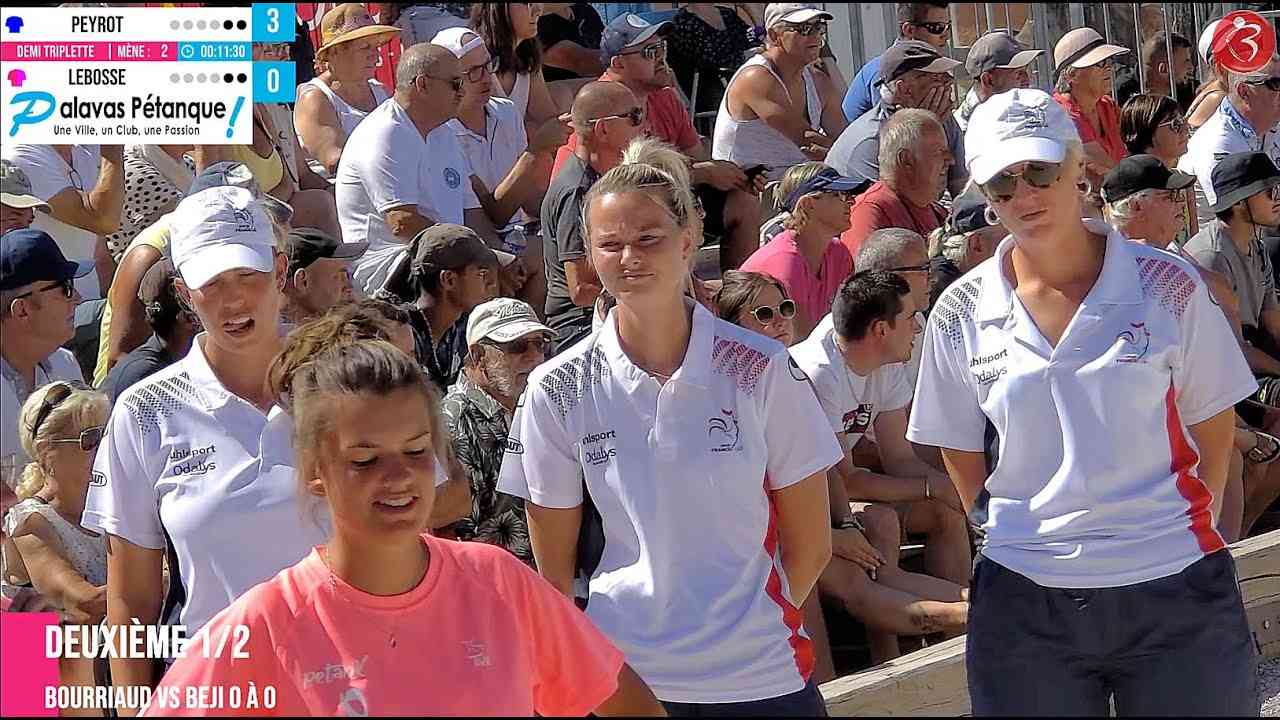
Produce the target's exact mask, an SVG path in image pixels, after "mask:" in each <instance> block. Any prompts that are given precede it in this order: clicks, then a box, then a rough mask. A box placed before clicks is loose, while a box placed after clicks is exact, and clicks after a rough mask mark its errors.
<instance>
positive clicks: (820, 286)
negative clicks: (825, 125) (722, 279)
mask: <svg viewBox="0 0 1280 720" xmlns="http://www.w3.org/2000/svg"><path fill="white" fill-rule="evenodd" d="M865 184H866V183H864V182H863V181H860V180H854V179H852V178H847V177H842V176H841V175H840V173H838V172H836V171H835V170H833V169H831V168H830V167H828V166H827V165H825V164H823V163H820V162H809V163H804V164H801V165H797V166H795V167H793V168H791V169H790V170H788V171H787V174H786V175H785V176H784V177H783V179H782V182H781V183H780V185H779V195H780V196H781V197H783V198H785V200H784V201H783V205H782V208H783V209H784V210H786V211H787V212H788V213H790V215H789V216H788V217H787V219H786V220H784V221H783V226H784V227H785V228H786V230H784V231H783V232H781V233H779V234H778V236H777V237H775V238H774V239H772V240H770V241H769V242H768V243H767V244H765V245H764V246H763V247H761V248H760V249H759V250H757V251H755V253H753V254H752V255H751V257H749V258H747V261H746V262H745V263H743V264H742V269H743V270H747V271H751V272H759V273H764V274H765V275H768V276H770V277H772V278H774V279H776V280H777V281H778V282H780V283H782V285H783V286H784V287H785V288H786V289H787V294H788V295H790V296H791V297H792V298H794V299H795V303H796V305H797V306H799V309H800V312H799V313H798V314H797V316H796V335H797V337H801V338H803V337H807V336H808V335H809V333H810V332H811V331H812V330H813V328H814V327H816V326H817V324H818V322H819V321H821V320H822V318H824V317H826V315H827V313H829V312H831V302H832V300H834V299H835V297H836V290H838V289H839V288H840V283H842V282H844V281H845V279H846V278H848V277H849V276H850V275H852V274H853V256H851V255H850V254H849V250H848V249H847V248H846V247H845V246H844V244H843V243H841V242H839V241H838V239H839V237H840V233H842V232H844V231H845V230H848V229H849V211H850V206H851V205H852V204H853V197H854V194H855V191H857V190H858V189H859V188H860V187H862V186H864V185H865Z"/></svg>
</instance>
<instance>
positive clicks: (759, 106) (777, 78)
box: [711, 3, 846, 180]
mask: <svg viewBox="0 0 1280 720" xmlns="http://www.w3.org/2000/svg"><path fill="white" fill-rule="evenodd" d="M831 19H832V15H831V14H830V13H828V12H827V11H825V10H822V9H820V8H819V7H818V6H816V5H812V4H809V3H770V4H769V7H768V9H767V10H766V11H765V29H766V31H767V33H768V44H767V46H766V49H765V51H764V52H762V53H760V54H759V55H757V56H755V57H753V58H751V59H750V60H748V61H747V62H746V63H745V64H744V65H743V66H742V67H741V68H740V69H739V70H738V72H737V73H736V74H735V75H734V76H733V79H731V80H730V81H729V88H728V90H727V91H726V92H725V96H724V100H723V101H722V102H721V103H720V114H719V116H718V117H717V118H716V131H715V141H714V144H713V147H712V151H711V155H712V157H713V158H715V159H716V160H728V161H730V162H733V163H735V164H737V165H739V166H740V167H744V168H754V167H755V166H757V165H761V166H764V168H765V169H766V170H767V171H768V177H769V179H770V180H777V179H781V177H782V174H783V173H784V172H786V170H787V168H789V167H791V166H793V165H798V164H800V163H803V162H808V161H809V160H823V159H825V158H826V155H827V151H828V149H829V148H830V147H831V143H832V142H833V141H834V139H835V138H837V137H839V135H840V133H841V132H843V131H844V129H845V125H846V122H845V119H844V112H843V111H842V110H841V109H840V91H839V90H838V89H837V88H836V87H835V83H834V82H833V81H832V80H831V78H830V77H829V76H828V75H827V74H826V73H824V72H822V71H821V70H815V69H814V68H813V67H812V64H813V63H815V62H817V60H818V59H819V57H820V56H821V52H822V47H823V45H824V44H825V43H826V32H827V22H828V21H829V20H831Z"/></svg>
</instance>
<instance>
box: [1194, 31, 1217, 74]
mask: <svg viewBox="0 0 1280 720" xmlns="http://www.w3.org/2000/svg"><path fill="white" fill-rule="evenodd" d="M1217 29H1218V20H1211V21H1209V24H1208V25H1205V26H1204V31H1203V32H1201V33H1200V42H1199V43H1197V48H1196V49H1197V50H1198V51H1199V52H1200V62H1202V63H1204V64H1205V65H1208V64H1209V60H1210V59H1211V58H1212V57H1213V33H1214V31H1215V30H1217Z"/></svg>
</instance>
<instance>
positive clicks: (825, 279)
mask: <svg viewBox="0 0 1280 720" xmlns="http://www.w3.org/2000/svg"><path fill="white" fill-rule="evenodd" d="M742 269H743V270H747V271H751V272H759V273H764V274H765V275H768V276H769V277H771V278H773V279H774V280H777V281H778V282H780V283H782V286H783V287H785V288H786V289H787V294H788V295H790V296H791V299H792V300H794V301H795V303H796V305H798V306H799V308H800V312H802V313H804V315H805V317H806V318H807V320H808V323H809V325H810V326H813V325H817V324H818V321H819V320H821V319H822V318H823V317H824V316H826V315H827V313H830V312H831V303H832V302H833V301H834V300H835V299H836V292H837V291H838V290H839V289H840V285H841V284H843V283H844V281H845V280H847V279H848V278H849V276H850V275H852V274H853V258H852V257H851V256H850V255H849V250H848V248H846V247H845V246H844V245H843V244H842V243H841V242H839V240H837V239H836V238H832V239H831V244H830V245H828V246H827V250H826V252H824V253H823V254H822V267H821V268H819V269H818V274H817V275H815V274H814V273H813V271H812V270H810V269H809V264H808V262H806V261H805V259H804V256H803V255H801V254H800V249H799V248H797V247H796V243H795V233H794V232H792V231H791V230H786V231H784V232H782V233H780V234H779V235H778V236H777V237H775V238H774V239H772V240H770V241H769V242H768V243H767V244H765V245H764V246H763V247H761V248H760V249H759V250H757V251H755V252H754V253H752V254H751V257H749V258H747V261H746V262H745V263H743V264H742Z"/></svg>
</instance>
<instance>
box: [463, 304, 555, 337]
mask: <svg viewBox="0 0 1280 720" xmlns="http://www.w3.org/2000/svg"><path fill="white" fill-rule="evenodd" d="M533 333H544V334H546V335H554V334H555V331H554V330H552V329H551V328H549V327H547V326H546V325H543V324H542V321H541V320H539V319H538V315H537V313H535V312H534V311H533V308H531V307H529V305H528V303H525V302H522V301H520V300H516V299H515V298H495V299H493V300H490V301H489V302H486V303H481V304H479V305H477V306H476V307H475V309H474V310H472V311H471V315H470V317H468V318H467V345H475V344H476V343H478V342H480V341H481V340H484V339H486V338H487V339H490V340H494V341H496V342H500V343H506V342H511V341H512V340H519V339H520V338H522V337H524V336H525V335H532V334H533Z"/></svg>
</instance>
